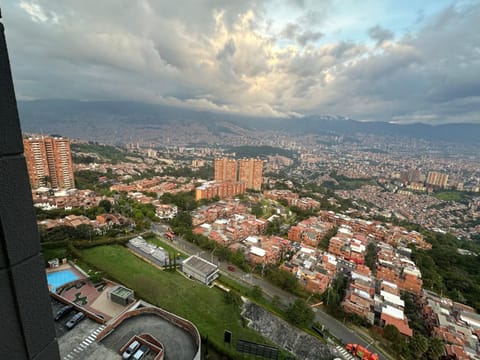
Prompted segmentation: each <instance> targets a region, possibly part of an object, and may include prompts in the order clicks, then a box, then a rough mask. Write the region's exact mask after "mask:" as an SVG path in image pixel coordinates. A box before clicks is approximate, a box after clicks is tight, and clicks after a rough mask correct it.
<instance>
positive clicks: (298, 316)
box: [285, 299, 315, 327]
mask: <svg viewBox="0 0 480 360" xmlns="http://www.w3.org/2000/svg"><path fill="white" fill-rule="evenodd" d="M285 315H286V317H287V320H288V321H289V322H290V323H292V324H293V325H296V326H304V327H309V326H310V325H311V324H312V322H313V319H314V317H315V313H314V312H313V310H312V308H311V307H310V306H309V305H308V304H307V302H306V301H305V300H303V299H297V300H295V302H294V303H293V304H291V305H290V306H289V307H288V309H287V311H286V312H285Z"/></svg>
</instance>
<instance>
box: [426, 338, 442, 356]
mask: <svg viewBox="0 0 480 360" xmlns="http://www.w3.org/2000/svg"><path fill="white" fill-rule="evenodd" d="M444 352H445V347H444V343H443V341H442V340H440V339H439V338H436V337H431V338H429V339H428V350H427V357H428V359H429V360H438V359H439V358H440V357H441V356H442V355H443V354H444Z"/></svg>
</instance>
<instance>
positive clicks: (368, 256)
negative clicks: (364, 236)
mask: <svg viewBox="0 0 480 360" xmlns="http://www.w3.org/2000/svg"><path fill="white" fill-rule="evenodd" d="M376 263H377V245H376V244H375V243H374V242H369V243H368V245H367V249H366V251H365V265H367V266H368V267H369V268H370V270H371V271H372V274H375V272H376V267H375V265H376Z"/></svg>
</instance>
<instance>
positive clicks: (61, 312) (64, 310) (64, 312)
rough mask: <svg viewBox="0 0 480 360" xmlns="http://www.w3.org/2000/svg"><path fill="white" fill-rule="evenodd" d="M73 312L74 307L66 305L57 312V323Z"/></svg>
mask: <svg viewBox="0 0 480 360" xmlns="http://www.w3.org/2000/svg"><path fill="white" fill-rule="evenodd" d="M72 310H73V306H72V305H65V306H62V307H61V308H60V309H59V310H58V311H57V314H56V315H55V321H58V320H60V319H61V318H62V317H64V316H65V315H67V314H68V313H69V312H70V311H72Z"/></svg>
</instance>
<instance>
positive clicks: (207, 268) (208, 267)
mask: <svg viewBox="0 0 480 360" xmlns="http://www.w3.org/2000/svg"><path fill="white" fill-rule="evenodd" d="M183 264H187V265H189V266H191V267H193V268H195V269H197V270H198V271H200V272H202V273H203V274H210V273H211V272H213V271H215V270H217V269H218V266H217V265H215V264H212V263H211V262H209V261H207V260H204V259H202V258H201V257H198V256H195V255H192V256H190V257H189V258H188V259H186V260H185V261H184V262H183Z"/></svg>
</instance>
